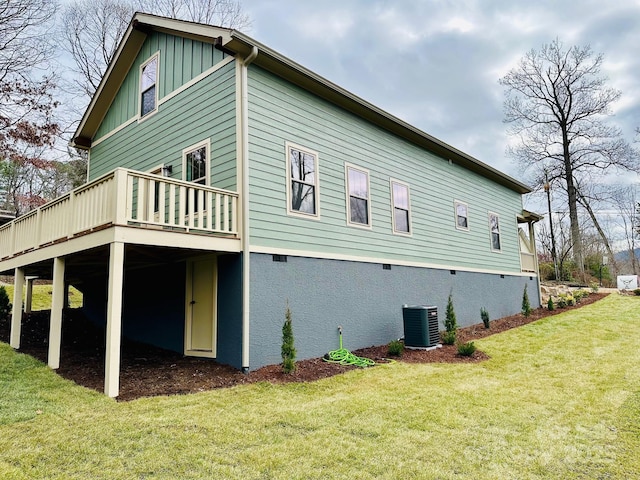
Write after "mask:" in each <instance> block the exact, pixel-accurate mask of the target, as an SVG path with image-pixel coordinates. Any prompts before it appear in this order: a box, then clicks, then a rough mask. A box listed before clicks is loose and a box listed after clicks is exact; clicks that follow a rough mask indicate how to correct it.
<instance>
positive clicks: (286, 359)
mask: <svg viewBox="0 0 640 480" xmlns="http://www.w3.org/2000/svg"><path fill="white" fill-rule="evenodd" d="M281 353H282V371H283V372H284V373H293V372H295V370H296V349H295V347H294V345H293V326H292V325H291V309H290V308H289V303H287V310H286V311H285V314H284V325H282V350H281Z"/></svg>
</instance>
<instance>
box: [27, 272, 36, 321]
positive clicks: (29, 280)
mask: <svg viewBox="0 0 640 480" xmlns="http://www.w3.org/2000/svg"><path fill="white" fill-rule="evenodd" d="M36 278H37V277H27V293H26V294H25V299H24V313H31V307H32V306H33V281H34V280H35V279H36Z"/></svg>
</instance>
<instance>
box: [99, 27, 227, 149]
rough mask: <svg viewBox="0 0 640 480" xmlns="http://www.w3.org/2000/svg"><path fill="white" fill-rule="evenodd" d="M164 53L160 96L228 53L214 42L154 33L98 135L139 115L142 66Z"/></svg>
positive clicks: (198, 73) (167, 93)
mask: <svg viewBox="0 0 640 480" xmlns="http://www.w3.org/2000/svg"><path fill="white" fill-rule="evenodd" d="M156 52H160V62H159V67H160V70H159V72H158V85H157V88H158V99H162V98H163V97H165V96H167V95H169V94H170V93H171V92H173V91H175V90H177V89H178V88H180V87H181V86H182V85H184V84H185V83H187V82H189V81H190V80H192V79H193V78H195V77H197V76H198V75H200V74H201V73H202V72H204V71H205V70H207V69H209V68H211V67H212V66H214V65H215V64H217V63H218V62H220V61H221V60H223V58H224V56H225V54H224V53H222V52H220V51H219V50H216V49H215V48H214V47H213V45H212V44H209V43H203V42H198V41H195V40H190V39H188V38H181V37H176V36H173V35H167V34H164V33H158V32H153V33H152V34H151V35H150V36H149V37H148V38H147V39H146V40H145V42H144V45H143V46H142V48H141V49H140V52H139V53H138V55H137V57H136V59H135V61H134V62H133V65H132V67H131V70H129V73H128V74H127V76H126V78H125V80H124V82H123V83H122V86H121V87H120V90H119V91H118V93H117V95H116V97H115V99H114V101H113V103H112V104H111V107H110V108H109V111H108V112H107V115H106V116H105V118H104V120H103V122H102V124H101V126H100V128H99V129H98V133H97V135H96V138H100V137H102V136H104V135H106V134H107V133H109V132H110V131H112V130H114V129H115V128H117V127H119V126H120V125H122V124H123V123H125V122H126V121H127V120H130V119H132V118H134V117H135V116H136V115H137V114H138V104H139V102H140V99H139V94H140V93H139V79H140V66H141V65H142V64H143V63H144V62H146V61H147V60H148V59H149V58H151V56H152V55H154V54H155V53H156Z"/></svg>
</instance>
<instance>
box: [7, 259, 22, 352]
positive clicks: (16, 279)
mask: <svg viewBox="0 0 640 480" xmlns="http://www.w3.org/2000/svg"><path fill="white" fill-rule="evenodd" d="M23 288H24V270H23V269H22V268H16V269H15V272H14V276H13V313H12V315H11V336H10V337H11V338H10V340H9V344H10V345H11V346H12V347H13V348H15V349H16V350H17V349H19V348H20V330H21V329H22V289H23Z"/></svg>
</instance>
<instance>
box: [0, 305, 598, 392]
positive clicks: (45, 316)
mask: <svg viewBox="0 0 640 480" xmlns="http://www.w3.org/2000/svg"><path fill="white" fill-rule="evenodd" d="M606 295H607V294H601V293H598V294H593V293H592V294H591V295H589V296H588V297H585V298H583V299H582V300H581V303H580V304H579V305H577V306H574V307H567V308H566V309H563V310H555V311H553V312H550V311H548V310H547V309H546V308H539V309H536V310H533V311H532V313H531V315H530V316H529V317H524V316H523V315H522V314H518V315H512V316H510V317H504V318H500V319H497V320H492V321H491V328H490V329H489V330H487V329H485V328H484V326H483V325H482V324H478V325H473V326H471V327H466V328H461V329H459V330H458V336H457V338H458V341H459V342H462V343H464V342H468V341H474V340H478V339H480V338H484V337H487V336H489V335H493V334H495V333H500V332H503V331H505V330H509V329H511V328H516V327H520V326H522V325H526V324H527V323H531V322H534V321H536V320H539V319H541V318H543V317H547V316H550V315H554V314H556V313H560V312H563V311H565V310H571V309H575V308H579V307H581V306H584V305H588V304H590V303H593V302H595V301H597V300H600V299H601V298H603V297H605V296H606ZM9 330H10V323H9V321H8V320H0V341H3V342H7V343H8V341H9ZM48 331H49V312H48V311H44V312H34V313H32V314H29V315H25V317H24V320H23V323H22V344H21V347H20V352H22V353H26V354H29V355H32V356H34V357H35V358H37V359H39V360H41V361H43V362H45V363H46V361H47V343H48ZM61 350H62V351H61V358H60V368H59V369H58V370H57V373H58V374H59V375H60V376H62V377H64V378H67V379H70V380H73V381H74V382H76V383H78V384H79V385H83V386H85V387H88V388H92V389H95V390H98V391H100V392H102V391H103V388H104V330H101V329H99V328H97V327H95V326H94V325H93V324H91V323H90V322H88V321H87V320H86V319H85V318H84V317H83V316H82V314H81V312H80V311H77V310H68V311H65V315H64V326H63V341H62V349H61ZM352 353H354V354H355V355H358V356H361V357H366V358H370V359H372V360H374V361H375V362H376V363H386V362H388V361H389V360H388V359H387V358H388V357H389V354H388V349H387V345H380V346H371V347H367V348H363V349H359V350H354V351H353V352H352ZM487 358H489V357H488V356H487V355H486V354H485V353H484V352H482V351H480V350H476V352H475V353H474V354H473V355H471V356H470V357H464V356H461V355H459V354H458V352H457V348H456V347H455V346H454V345H443V346H442V348H437V349H434V350H409V349H405V351H404V353H403V354H402V356H401V357H394V359H395V360H398V361H402V362H408V363H453V362H465V363H476V362H481V361H483V360H486V359H487ZM296 367H297V368H296V371H295V373H293V374H290V375H286V374H284V373H283V372H282V368H281V366H280V365H269V366H266V367H263V368H260V369H258V370H255V371H252V372H249V373H248V374H243V373H241V372H240V371H238V370H236V369H235V368H233V367H230V366H228V365H221V364H219V363H216V362H215V361H213V360H210V359H202V358H195V357H185V356H183V355H181V354H178V353H175V352H170V351H167V350H162V349H159V348H156V347H153V346H149V345H146V344H141V343H137V342H131V341H128V340H127V339H123V343H122V359H121V371H120V396H119V397H118V400H120V401H126V400H133V399H136V398H140V397H149V396H156V395H175V394H186V393H195V392H202V391H206V390H211V389H214V388H223V387H230V386H234V385H240V384H247V383H255V382H272V383H288V382H311V381H314V380H318V379H321V378H326V377H331V376H333V375H337V374H340V373H343V372H346V371H348V370H352V369H354V368H358V367H353V366H345V365H339V364H335V363H328V362H325V361H323V360H322V359H321V358H313V359H309V360H302V361H299V362H296Z"/></svg>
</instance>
